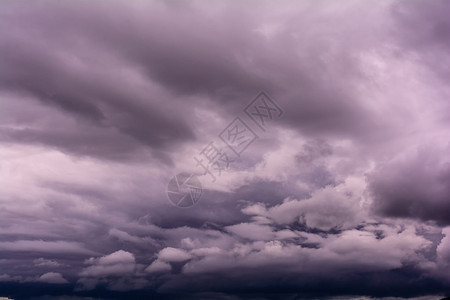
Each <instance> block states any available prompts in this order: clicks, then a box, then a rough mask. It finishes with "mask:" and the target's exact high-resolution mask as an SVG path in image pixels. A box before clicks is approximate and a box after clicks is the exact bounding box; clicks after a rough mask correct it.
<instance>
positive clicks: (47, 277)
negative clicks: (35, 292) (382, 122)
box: [39, 272, 68, 284]
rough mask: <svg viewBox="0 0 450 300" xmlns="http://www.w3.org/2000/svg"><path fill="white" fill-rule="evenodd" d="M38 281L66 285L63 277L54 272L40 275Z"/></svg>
mask: <svg viewBox="0 0 450 300" xmlns="http://www.w3.org/2000/svg"><path fill="white" fill-rule="evenodd" d="M39 281H40V282H46V283H55V284H60V283H68V281H67V280H66V279H64V277H63V276H62V275H61V274H60V273H55V272H49V273H45V274H43V275H41V276H40V277H39Z"/></svg>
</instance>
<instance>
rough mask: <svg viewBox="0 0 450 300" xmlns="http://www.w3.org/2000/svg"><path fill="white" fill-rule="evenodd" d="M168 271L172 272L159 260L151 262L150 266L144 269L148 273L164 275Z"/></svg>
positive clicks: (167, 264)
mask: <svg viewBox="0 0 450 300" xmlns="http://www.w3.org/2000/svg"><path fill="white" fill-rule="evenodd" d="M170 270H172V267H171V266H170V264H169V263H167V262H164V261H161V260H159V259H157V260H155V261H154V262H152V263H151V265H149V266H148V267H147V268H146V269H145V271H146V272H148V273H164V272H169V271H170Z"/></svg>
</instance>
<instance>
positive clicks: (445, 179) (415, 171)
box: [369, 147, 450, 225]
mask: <svg viewBox="0 0 450 300" xmlns="http://www.w3.org/2000/svg"><path fill="white" fill-rule="evenodd" d="M449 150H450V149H449V147H446V148H444V149H442V150H441V151H437V150H435V149H429V148H428V149H426V148H425V149H420V150H418V151H413V153H411V154H409V155H408V156H406V157H405V158H399V159H396V160H394V161H392V162H390V163H388V164H386V165H385V166H381V167H380V169H379V170H377V171H376V172H374V173H373V174H371V175H370V177H369V181H370V187H371V191H372V193H373V195H374V198H375V199H374V200H375V203H374V208H375V210H377V211H378V212H380V213H382V214H385V215H388V216H392V217H412V218H420V219H422V220H424V221H430V220H432V221H436V222H438V223H441V224H444V225H448V224H450V214H449V213H448V212H449V211H450V162H449V161H448V159H447V160H445V158H446V155H445V154H446V153H449ZM444 153H445V154H444ZM443 159H444V160H443Z"/></svg>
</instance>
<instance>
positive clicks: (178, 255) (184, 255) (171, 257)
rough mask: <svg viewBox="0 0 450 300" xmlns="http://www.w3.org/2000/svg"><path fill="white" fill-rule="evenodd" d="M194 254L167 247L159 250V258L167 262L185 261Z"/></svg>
mask: <svg viewBox="0 0 450 300" xmlns="http://www.w3.org/2000/svg"><path fill="white" fill-rule="evenodd" d="M191 258H192V256H191V255H190V254H189V253H188V252H186V251H185V250H182V249H177V248H172V247H167V248H164V249H162V250H161V251H159V253H158V259H160V260H162V261H165V262H183V261H187V260H189V259H191Z"/></svg>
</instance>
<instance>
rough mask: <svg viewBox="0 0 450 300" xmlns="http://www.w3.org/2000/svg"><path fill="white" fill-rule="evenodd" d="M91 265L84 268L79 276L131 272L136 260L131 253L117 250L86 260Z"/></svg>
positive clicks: (112, 274) (100, 275)
mask: <svg viewBox="0 0 450 300" xmlns="http://www.w3.org/2000/svg"><path fill="white" fill-rule="evenodd" d="M86 263H87V264H91V266H89V267H86V268H84V269H83V270H82V271H81V272H80V275H81V276H86V277H102V276H120V275H126V274H133V272H134V271H135V268H136V261H135V258H134V255H133V254H132V253H129V252H126V251H123V250H119V251H116V252H114V253H111V254H108V255H105V256H102V257H100V258H90V259H88V260H87V261H86Z"/></svg>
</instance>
